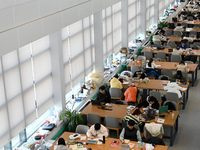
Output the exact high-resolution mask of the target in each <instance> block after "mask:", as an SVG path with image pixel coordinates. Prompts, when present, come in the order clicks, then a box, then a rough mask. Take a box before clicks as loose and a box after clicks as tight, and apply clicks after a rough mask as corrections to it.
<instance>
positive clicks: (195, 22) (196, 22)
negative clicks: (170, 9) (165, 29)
mask: <svg viewBox="0 0 200 150" xmlns="http://www.w3.org/2000/svg"><path fill="white" fill-rule="evenodd" d="M170 23H180V24H181V23H187V24H200V21H195V20H194V21H180V22H173V21H170Z"/></svg>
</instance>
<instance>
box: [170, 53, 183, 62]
mask: <svg viewBox="0 0 200 150" xmlns="http://www.w3.org/2000/svg"><path fill="white" fill-rule="evenodd" d="M180 61H181V57H180V56H179V55H173V54H172V55H171V62H180Z"/></svg>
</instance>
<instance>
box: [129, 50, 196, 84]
mask: <svg viewBox="0 0 200 150" xmlns="http://www.w3.org/2000/svg"><path fill="white" fill-rule="evenodd" d="M144 51H154V53H157V52H158V51H166V49H165V50H152V49H148V48H144ZM144 51H143V52H144ZM154 63H155V64H156V65H159V67H158V69H170V70H176V68H175V66H176V65H178V64H179V63H178V62H161V61H154ZM131 65H135V66H141V65H142V61H139V62H138V61H134V62H133V61H131V62H130V63H129V64H128V65H127V67H131ZM197 67H198V64H188V68H189V70H190V71H189V73H191V74H192V86H194V83H195V81H196V79H197Z"/></svg>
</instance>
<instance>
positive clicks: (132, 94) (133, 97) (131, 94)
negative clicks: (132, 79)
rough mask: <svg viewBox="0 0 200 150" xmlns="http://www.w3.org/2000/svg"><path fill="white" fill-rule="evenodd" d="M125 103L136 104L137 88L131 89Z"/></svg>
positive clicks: (126, 93)
mask: <svg viewBox="0 0 200 150" xmlns="http://www.w3.org/2000/svg"><path fill="white" fill-rule="evenodd" d="M124 96H125V101H126V102H136V99H137V88H135V87H129V88H128V89H127V90H126V91H125V92H124Z"/></svg>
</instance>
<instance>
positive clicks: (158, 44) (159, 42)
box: [153, 41, 161, 47]
mask: <svg viewBox="0 0 200 150" xmlns="http://www.w3.org/2000/svg"><path fill="white" fill-rule="evenodd" d="M153 43H154V45H155V47H161V41H154V42H153Z"/></svg>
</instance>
